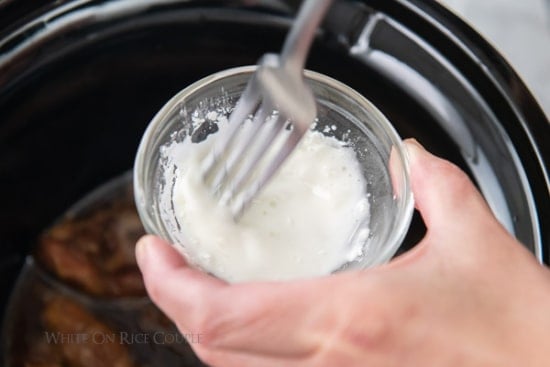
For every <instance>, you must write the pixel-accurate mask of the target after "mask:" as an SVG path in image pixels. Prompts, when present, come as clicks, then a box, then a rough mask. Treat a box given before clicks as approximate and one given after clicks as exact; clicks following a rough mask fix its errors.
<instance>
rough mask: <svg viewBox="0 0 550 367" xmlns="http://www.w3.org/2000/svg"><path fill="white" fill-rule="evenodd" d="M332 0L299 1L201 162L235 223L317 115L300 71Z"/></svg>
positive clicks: (205, 174)
mask: <svg viewBox="0 0 550 367" xmlns="http://www.w3.org/2000/svg"><path fill="white" fill-rule="evenodd" d="M331 3H332V0H305V1H304V2H303V3H302V6H301V7H300V10H299V12H298V15H297V17H296V19H295V21H294V23H293V25H292V28H291V29H290V32H289V33H288V35H287V37H286V40H285V43H284V46H283V49H282V51H281V54H280V55H277V54H266V55H264V56H263V57H262V58H261V59H260V61H259V62H258V68H257V69H256V71H255V73H254V74H253V76H252V77H251V79H250V80H249V82H248V84H247V86H246V88H245V90H244V92H243V94H242V95H241V97H240V99H239V101H238V102H237V104H236V106H235V109H234V110H233V111H232V113H231V115H230V116H229V121H228V124H227V125H226V126H224V128H223V129H222V128H220V131H219V132H218V133H217V134H216V135H217V136H216V140H215V141H214V144H213V146H212V149H211V150H210V151H209V153H208V154H207V156H206V157H205V158H204V160H203V161H202V163H201V170H202V175H203V179H204V182H205V184H206V185H207V186H208V187H209V188H210V189H211V191H212V192H213V193H214V195H215V196H216V197H217V198H218V200H219V202H220V203H221V204H222V205H225V206H227V207H228V208H229V209H230V212H231V215H232V216H233V218H234V219H235V220H239V218H240V217H241V216H242V214H243V212H244V211H245V209H246V208H247V207H248V205H249V204H250V202H251V201H252V200H253V199H254V198H255V197H256V195H257V194H258V193H259V192H260V190H261V189H262V188H263V187H264V186H265V184H266V183H267V182H268V181H269V179H270V178H271V177H272V176H273V175H274V174H275V172H276V171H277V169H278V168H279V167H280V166H281V164H282V163H283V162H284V160H285V159H286V158H287V157H288V156H289V155H290V153H291V152H292V151H293V150H294V148H295V147H296V145H297V144H298V142H299V141H300V139H301V138H302V136H303V135H304V134H305V133H306V132H307V131H308V130H309V129H310V127H311V124H312V123H313V122H314V120H315V117H316V115H317V108H316V104H315V98H314V96H313V94H312V92H311V90H310V89H309V87H308V86H307V85H306V84H305V82H304V78H303V69H304V65H305V60H306V58H307V54H308V52H309V48H310V46H311V43H312V41H313V38H314V36H315V32H316V30H317V28H318V26H319V23H320V22H321V20H322V19H323V17H324V15H325V13H326V12H327V10H328V8H329V6H330V4H331Z"/></svg>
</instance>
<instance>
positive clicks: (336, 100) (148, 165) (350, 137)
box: [134, 66, 414, 280]
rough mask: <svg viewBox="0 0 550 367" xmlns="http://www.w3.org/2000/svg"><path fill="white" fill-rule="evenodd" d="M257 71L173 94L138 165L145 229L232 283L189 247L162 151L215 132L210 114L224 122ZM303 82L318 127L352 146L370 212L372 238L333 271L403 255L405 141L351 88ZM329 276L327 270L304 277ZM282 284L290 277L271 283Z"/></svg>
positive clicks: (214, 78) (317, 78)
mask: <svg viewBox="0 0 550 367" xmlns="http://www.w3.org/2000/svg"><path fill="white" fill-rule="evenodd" d="M255 68H256V67H255V66H245V67H239V68H234V69H229V70H225V71H221V72H219V73H216V74H213V75H210V76H208V77H206V78H204V79H201V80H199V81H198V82H196V83H194V84H192V85H190V86H188V87H187V88H185V89H184V90H182V91H181V92H179V93H178V94H177V95H175V96H174V97H173V98H172V99H171V100H170V101H168V103H166V105H165V106H164V107H163V108H162V109H161V110H160V111H159V112H158V113H157V115H156V116H155V117H154V118H153V120H152V121H151V123H150V125H149V126H148V128H147V129H146V131H145V134H144V135H143V138H142V140H141V143H140V145H139V148H138V152H137V156H136V160H135V165H134V195H135V200H136V205H137V209H138V212H139V215H140V217H141V220H142V222H143V224H144V227H145V229H146V230H147V231H148V232H150V233H154V234H156V235H159V236H160V237H162V238H164V239H166V240H167V241H169V242H171V243H174V244H176V247H177V248H178V249H179V250H180V251H181V252H182V253H183V254H184V255H185V256H186V257H187V259H188V261H190V262H191V263H192V264H193V265H195V266H197V267H199V268H201V269H203V270H204V271H207V272H209V273H211V274H213V275H215V276H218V277H220V278H223V279H226V280H230V279H229V278H230V277H229V278H228V277H227V276H225V275H224V274H223V273H221V272H219V271H218V270H217V269H216V268H213V267H212V266H211V265H210V264H209V263H208V262H207V261H203V260H204V258H207V257H208V255H209V254H204V253H202V254H199V253H197V252H196V251H195V250H193V249H191V248H190V247H189V246H186V242H187V240H186V235H185V228H183V227H182V226H181V225H180V223H179V222H178V220H177V219H176V215H175V213H174V203H173V201H172V200H173V187H174V180H175V177H174V174H173V172H174V169H175V166H174V165H173V164H171V163H168V164H167V159H166V157H165V156H164V152H165V151H166V149H167V147H168V146H170V145H171V144H172V143H174V142H177V143H179V142H182V141H184V140H185V139H192V141H193V142H194V141H195V140H198V141H200V140H203V139H204V138H205V136H206V135H208V134H210V133H215V130H216V129H212V128H211V127H212V125H213V124H215V122H214V121H213V120H211V115H212V114H211V113H210V112H211V111H213V110H215V111H217V113H216V114H214V115H216V116H218V117H219V114H220V113H222V114H226V115H229V113H230V111H231V109H232V107H233V106H234V105H235V103H236V101H237V100H238V98H239V97H240V94H241V93H242V91H243V90H244V88H245V86H246V83H247V82H248V79H249V77H250V76H251V75H252V73H253V72H254V70H255ZM305 79H306V82H307V83H308V85H309V86H310V88H311V90H312V91H313V94H314V95H315V97H316V100H317V109H318V111H317V114H318V116H317V121H316V123H315V124H314V126H313V128H312V129H314V130H316V131H319V132H321V133H323V134H324V135H328V136H331V137H335V138H336V139H338V140H340V141H342V142H344V143H346V145H347V146H350V147H352V148H353V150H354V152H355V155H356V158H357V160H358V162H359V164H360V167H361V173H362V175H363V177H364V182H365V184H366V193H367V194H366V199H367V200H368V207H369V210H370V215H369V216H368V220H367V221H365V223H361V225H362V226H364V227H365V228H366V229H367V231H368V235H366V236H364V237H363V238H362V239H361V243H360V248H359V249H358V251H353V255H351V256H346V261H344V262H343V263H341V264H338V266H335V267H334V269H330V271H329V273H331V272H337V271H342V270H351V269H363V268H367V267H371V266H374V265H378V264H382V263H384V262H386V261H388V260H390V259H391V258H392V256H393V255H394V254H395V253H396V251H397V250H398V248H399V245H400V244H401V242H402V240H403V239H404V237H405V234H406V233H407V230H408V227H409V224H410V221H411V218H412V213H413V207H414V204H413V196H412V193H411V190H410V182H409V167H408V161H407V154H406V151H405V149H404V148H403V145H402V142H401V138H400V137H399V136H398V134H397V132H396V131H395V129H394V128H393V126H392V125H391V124H390V122H389V121H388V120H387V119H386V118H385V117H384V115H383V114H382V113H381V112H380V111H379V110H378V109H377V108H376V107H375V106H374V105H372V104H371V103H370V102H369V101H368V100H366V99H365V98H364V97H363V96H361V95H360V94H359V93H357V92H356V91H354V90H353V89H351V88H350V87H348V86H346V85H344V84H342V83H340V82H338V81H336V80H334V79H332V78H330V77H328V76H325V75H322V74H319V73H316V72H312V71H305ZM213 131H214V132H213ZM390 157H391V160H390ZM390 162H391V164H390ZM390 167H391V169H390ZM197 174H198V173H197ZM340 219H341V218H339V220H340ZM212 230H213V231H215V230H216V228H212ZM242 261H243V262H244V261H247V260H246V258H243V259H242ZM256 265H259V266H262V264H256ZM263 265H269V264H263ZM281 272H283V269H281ZM324 273H326V269H325V270H323V271H322V272H321V273H318V274H315V273H313V274H306V276H317V275H323V274H324ZM283 279H288V278H287V277H285V276H281V277H280V278H279V277H275V279H271V278H269V279H267V280H283ZM245 280H258V279H245ZM260 280H266V279H260Z"/></svg>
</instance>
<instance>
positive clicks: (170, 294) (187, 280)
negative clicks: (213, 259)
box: [136, 236, 226, 334]
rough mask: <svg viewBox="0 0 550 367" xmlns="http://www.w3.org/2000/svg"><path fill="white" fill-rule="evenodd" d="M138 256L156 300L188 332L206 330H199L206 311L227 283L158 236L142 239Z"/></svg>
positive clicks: (138, 247)
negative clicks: (191, 263)
mask: <svg viewBox="0 0 550 367" xmlns="http://www.w3.org/2000/svg"><path fill="white" fill-rule="evenodd" d="M136 259H137V262H138V265H139V268H140V270H141V272H142V274H143V280H144V282H145V287H146V288H147V292H148V293H149V296H150V297H151V299H152V300H153V302H155V304H156V305H157V306H159V308H160V309H162V310H163V311H164V313H166V315H167V316H168V317H170V318H171V319H172V320H175V321H176V323H178V326H179V327H181V328H183V329H184V330H185V331H187V332H193V333H197V334H199V333H202V331H201V330H197V328H199V327H200V324H201V322H202V319H203V316H202V315H203V314H204V312H203V311H202V310H203V308H207V307H210V304H211V303H212V301H211V300H212V299H213V298H214V297H215V296H216V294H217V293H218V292H219V290H220V289H221V288H223V287H225V286H226V284H225V283H224V282H223V281H221V280H219V279H216V278H214V277H211V276H209V275H207V274H205V273H203V272H201V271H200V270H197V269H194V268H192V267H190V266H189V265H188V264H187V262H186V261H185V259H184V258H183V256H182V255H181V254H180V253H179V252H178V251H177V250H176V249H175V248H174V247H173V246H171V245H170V244H168V243H167V242H165V241H163V240H161V239H160V238H158V237H155V236H144V237H142V238H141V239H140V240H139V241H138V243H137V245H136Z"/></svg>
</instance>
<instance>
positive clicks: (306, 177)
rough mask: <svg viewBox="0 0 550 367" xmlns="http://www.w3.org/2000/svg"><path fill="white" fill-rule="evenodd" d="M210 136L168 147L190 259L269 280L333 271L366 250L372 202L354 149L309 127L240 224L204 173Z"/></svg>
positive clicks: (228, 276)
mask: <svg viewBox="0 0 550 367" xmlns="http://www.w3.org/2000/svg"><path fill="white" fill-rule="evenodd" d="M211 137H212V136H211ZM211 137H209V138H208V139H206V140H205V141H203V142H201V143H198V144H197V143H191V142H190V141H189V140H190V139H186V140H185V141H184V142H183V143H172V144H171V145H169V146H167V147H166V148H165V149H164V150H163V156H164V157H167V158H168V162H169V164H173V165H174V166H175V167H176V168H175V170H171V171H170V170H167V172H170V173H169V175H171V177H165V179H166V181H167V182H169V181H170V180H173V182H174V186H173V188H170V190H171V191H170V192H171V195H172V205H173V210H174V212H175V216H176V219H177V221H178V224H179V226H181V231H182V233H183V237H184V238H185V240H184V243H183V244H182V245H183V252H184V254H185V255H186V256H187V257H188V258H189V259H190V260H191V262H193V263H194V264H197V265H198V266H200V267H201V268H203V269H205V270H207V271H209V272H211V273H213V274H215V275H217V276H219V277H221V278H223V279H225V280H228V281H230V282H240V281H267V280H288V279H296V278H304V277H313V276H318V275H325V274H329V273H331V272H332V271H334V270H336V269H338V268H339V267H340V266H342V265H343V264H344V263H346V262H347V261H351V260H353V259H354V258H356V257H357V256H359V255H361V252H362V246H363V243H364V241H365V238H366V236H368V229H367V227H366V225H365V223H368V216H369V205H368V200H367V194H366V192H365V189H366V182H365V178H364V177H363V175H362V173H361V168H360V165H359V162H358V160H357V158H356V155H355V152H354V151H353V149H352V148H351V147H347V146H345V145H344V144H343V143H342V142H340V141H338V140H336V139H335V138H332V137H327V136H325V135H323V134H322V133H320V132H313V131H311V132H309V133H308V134H306V136H305V137H304V138H303V140H302V141H301V143H300V144H299V146H298V147H297V148H296V150H295V151H294V152H293V153H292V155H291V156H290V157H289V158H288V159H287V161H286V162H285V163H284V165H283V166H282V167H281V169H280V170H279V172H277V174H276V175H275V176H274V177H273V178H272V180H271V181H270V182H269V183H268V185H267V186H266V187H265V189H264V190H263V191H262V192H261V193H260V195H259V196H258V197H257V199H256V200H255V201H253V203H252V204H251V206H250V207H249V209H248V210H247V211H246V212H245V214H244V215H243V217H242V218H241V219H240V221H238V222H235V221H233V219H232V218H231V216H230V215H229V212H228V211H227V209H225V208H222V207H220V206H219V205H218V204H217V202H216V200H215V199H214V197H213V196H212V194H211V193H210V192H209V191H208V190H207V189H206V187H205V186H204V185H203V182H202V179H201V177H200V174H199V172H200V170H199V164H200V157H202V156H203V154H204V152H206V151H207V150H208V149H209V146H210V145H211V144H212V140H214V139H212V138H211ZM197 152H199V153H200V154H197ZM358 227H359V228H360V229H359V231H357V232H356V229H357V228H358ZM355 232H356V234H357V235H356V236H353V237H354V239H353V240H350V239H351V237H352V235H353V234H354V233H355Z"/></svg>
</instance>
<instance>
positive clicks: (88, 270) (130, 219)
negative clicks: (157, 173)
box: [36, 197, 146, 297]
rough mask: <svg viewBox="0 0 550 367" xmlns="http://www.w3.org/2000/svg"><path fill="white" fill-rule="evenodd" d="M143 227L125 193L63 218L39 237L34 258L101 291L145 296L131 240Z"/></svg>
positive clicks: (75, 282) (79, 283) (89, 290)
mask: <svg viewBox="0 0 550 367" xmlns="http://www.w3.org/2000/svg"><path fill="white" fill-rule="evenodd" d="M144 233H145V232H144V230H143V227H142V225H141V222H140V220H139V217H138V215H137V213H136V210H135V208H134V204H133V202H132V200H131V199H130V198H128V197H123V198H122V199H121V198H119V199H118V200H115V201H114V202H111V203H109V204H107V205H106V206H105V207H101V208H98V209H96V210H93V211H91V212H89V213H86V214H85V215H83V216H78V217H76V218H67V219H64V220H62V221H61V222H59V223H58V224H56V225H54V226H53V227H52V228H51V229H50V230H48V231H46V232H45V233H44V234H43V235H42V236H41V238H40V240H39V244H38V247H37V249H36V258H37V260H38V262H39V263H40V264H41V265H43V266H44V267H45V268H46V269H47V270H48V271H49V272H51V273H52V274H53V275H55V276H56V277H57V278H59V279H60V280H62V281H63V282H65V283H67V284H69V285H72V286H74V287H76V288H78V289H80V290H82V291H84V292H86V293H89V294H91V295H94V296H100V297H121V296H145V294H146V292H145V287H144V285H143V281H142V279H141V273H140V272H139V269H138V267H137V264H136V260H135V256H134V246H135V243H136V241H137V239H138V238H139V237H140V236H141V235H143V234H144Z"/></svg>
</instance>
